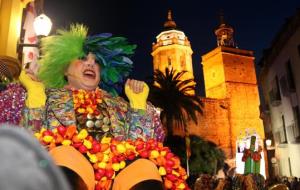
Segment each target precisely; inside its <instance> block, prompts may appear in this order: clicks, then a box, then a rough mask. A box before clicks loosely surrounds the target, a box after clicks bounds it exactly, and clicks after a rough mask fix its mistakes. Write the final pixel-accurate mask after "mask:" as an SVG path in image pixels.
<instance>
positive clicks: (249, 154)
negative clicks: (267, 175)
mask: <svg viewBox="0 0 300 190" xmlns="http://www.w3.org/2000/svg"><path fill="white" fill-rule="evenodd" d="M255 141H256V137H255V136H251V144H250V149H247V148H246V149H245V150H244V155H243V157H242V161H243V162H245V169H244V174H251V173H253V174H259V173H260V160H261V151H262V148H261V146H259V148H258V150H257V151H255Z"/></svg>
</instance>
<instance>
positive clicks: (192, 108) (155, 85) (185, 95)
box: [149, 68, 203, 135]
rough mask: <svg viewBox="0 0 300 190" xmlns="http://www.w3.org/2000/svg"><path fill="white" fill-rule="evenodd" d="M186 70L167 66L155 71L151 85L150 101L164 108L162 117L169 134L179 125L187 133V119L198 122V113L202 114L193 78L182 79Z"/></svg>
mask: <svg viewBox="0 0 300 190" xmlns="http://www.w3.org/2000/svg"><path fill="white" fill-rule="evenodd" d="M185 73H186V71H182V72H175V70H173V69H171V70H169V69H168V68H166V70H165V73H163V72H161V71H160V70H156V71H155V72H154V78H153V82H152V84H151V85H150V95H149V99H150V101H151V102H152V103H153V104H154V105H155V106H157V107H160V108H161V109H162V113H161V119H162V121H163V124H164V126H165V127H166V130H167V135H173V130H174V129H175V128H176V127H177V128H179V129H180V130H184V131H185V133H187V121H189V120H192V121H194V122H195V123H196V124H197V113H201V114H202V106H203V103H202V102H201V100H200V98H199V97H198V96H196V95H195V94H191V92H192V91H193V92H194V91H195V82H194V80H193V79H187V80H181V77H182V76H183V75H184V74H185Z"/></svg>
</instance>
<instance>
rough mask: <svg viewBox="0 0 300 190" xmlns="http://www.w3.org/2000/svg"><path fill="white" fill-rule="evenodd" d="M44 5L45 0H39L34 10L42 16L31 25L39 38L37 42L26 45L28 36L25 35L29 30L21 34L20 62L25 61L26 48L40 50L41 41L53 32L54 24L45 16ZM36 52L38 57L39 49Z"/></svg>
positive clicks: (18, 48)
mask: <svg viewBox="0 0 300 190" xmlns="http://www.w3.org/2000/svg"><path fill="white" fill-rule="evenodd" d="M43 4H44V1H43V0H37V1H36V2H35V6H34V9H35V10H36V12H37V13H40V15H39V16H37V17H35V18H34V20H33V21H31V24H32V25H31V28H32V29H33V31H34V33H35V36H36V37H37V40H36V41H35V42H33V43H30V42H29V43H28V42H27V43H24V42H26V41H25V39H24V37H25V36H26V34H25V33H26V31H27V29H26V30H25V32H21V36H20V41H19V43H18V46H17V52H18V55H19V60H20V61H22V60H23V51H24V47H36V48H39V44H40V39H41V38H42V37H44V36H48V35H49V33H50V31H51V28H52V22H51V19H50V18H49V17H48V16H46V15H45V14H44V11H43ZM25 11H28V8H26V10H25ZM25 15H26V14H25ZM23 20H24V19H23ZM29 23H30V22H29ZM22 25H23V24H22ZM32 29H31V31H32ZM29 31H30V30H29ZM26 39H27V38H26ZM34 51H35V52H37V53H36V54H37V55H38V54H39V53H38V49H37V50H34Z"/></svg>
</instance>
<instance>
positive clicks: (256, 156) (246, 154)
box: [242, 148, 262, 162]
mask: <svg viewBox="0 0 300 190" xmlns="http://www.w3.org/2000/svg"><path fill="white" fill-rule="evenodd" d="M261 151H262V149H261V148H259V149H258V151H254V152H251V150H250V149H247V148H246V149H245V150H244V154H243V157H242V161H243V162H246V160H247V159H248V158H252V159H253V160H254V162H259V161H260V160H261Z"/></svg>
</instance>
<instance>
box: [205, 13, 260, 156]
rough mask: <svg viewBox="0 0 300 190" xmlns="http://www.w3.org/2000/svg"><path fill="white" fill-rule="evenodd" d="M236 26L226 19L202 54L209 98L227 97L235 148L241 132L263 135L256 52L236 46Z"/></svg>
mask: <svg viewBox="0 0 300 190" xmlns="http://www.w3.org/2000/svg"><path fill="white" fill-rule="evenodd" d="M233 34H234V29H233V27H231V26H230V25H228V24H227V23H226V22H225V21H224V17H223V15H221V18H220V24H219V26H218V27H217V28H216V29H215V35H216V38H217V47H216V48H215V49H213V50H211V51H210V52H208V53H206V54H205V55H203V56H202V65H203V75H204V83H205V93H206V97H207V98H215V99H228V101H229V110H228V111H229V116H228V117H229V123H230V125H231V129H230V134H231V147H232V149H233V152H234V153H235V151H234V150H236V144H237V139H238V137H239V135H240V134H241V132H245V131H255V133H256V134H258V135H259V137H260V138H261V139H263V138H264V129H263V124H262V120H261V119H260V118H259V115H260V111H259V105H260V100H259V93H258V86H257V80H256V73H255V63H254V59H255V58H254V56H253V51H249V50H243V49H239V48H237V46H236V44H235V41H234V39H233Z"/></svg>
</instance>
